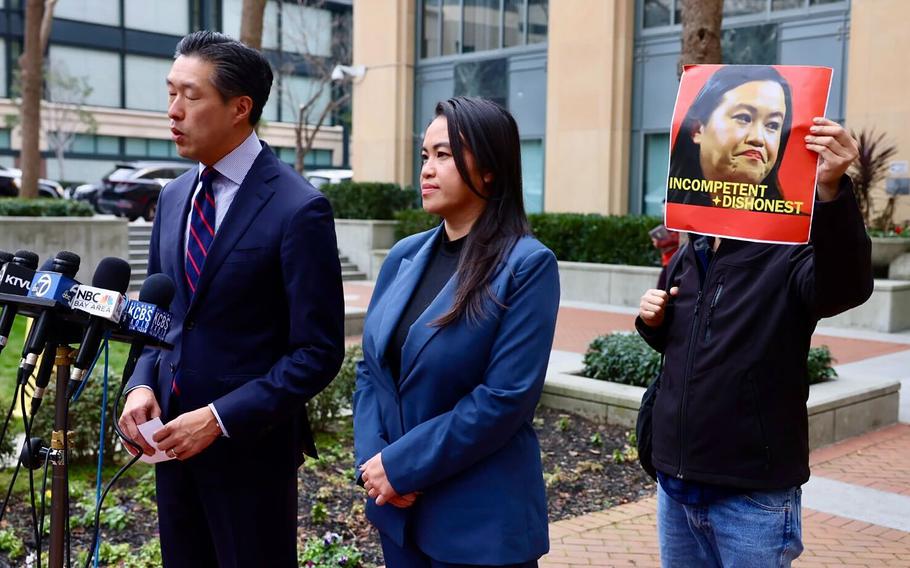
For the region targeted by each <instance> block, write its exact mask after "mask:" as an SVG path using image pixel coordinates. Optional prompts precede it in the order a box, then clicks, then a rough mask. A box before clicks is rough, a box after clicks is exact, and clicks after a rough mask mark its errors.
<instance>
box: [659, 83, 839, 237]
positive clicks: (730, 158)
mask: <svg viewBox="0 0 910 568" xmlns="http://www.w3.org/2000/svg"><path fill="white" fill-rule="evenodd" d="M831 74H832V70H831V68H828V67H805V66H790V65H773V66H771V65H687V66H686V67H685V69H684V71H683V75H682V78H681V80H680V83H679V92H678V94H677V97H676V106H675V108H674V110H673V124H672V127H671V133H670V140H671V145H670V167H669V175H668V176H667V195H666V213H665V215H666V221H665V224H666V226H667V228H668V229H672V230H676V231H691V232H695V233H700V234H704V235H714V236H718V237H725V238H733V239H741V240H748V241H758V242H768V243H786V244H799V243H806V242H808V241H809V230H810V227H811V225H812V212H813V205H814V203H815V178H816V167H817V165H818V159H819V158H818V154H816V153H815V152H812V151H811V150H808V149H807V148H806V145H805V136H806V135H807V134H809V127H810V126H812V119H813V118H814V117H816V116H824V113H825V107H826V106H827V100H828V92H829V90H830V87H831Z"/></svg>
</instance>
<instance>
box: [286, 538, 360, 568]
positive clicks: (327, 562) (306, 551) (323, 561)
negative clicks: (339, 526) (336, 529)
mask: <svg viewBox="0 0 910 568" xmlns="http://www.w3.org/2000/svg"><path fill="white" fill-rule="evenodd" d="M297 564H298V565H300V566H304V567H306V568H360V567H361V566H363V554H361V552H360V551H359V550H357V547H355V546H353V545H345V544H343V543H342V538H341V536H340V535H338V534H336V533H331V532H329V533H325V535H324V536H323V537H322V538H317V537H313V538H310V539H309V540H308V541H307V542H306V544H305V545H304V546H303V550H301V551H300V552H299V553H298V554H297Z"/></svg>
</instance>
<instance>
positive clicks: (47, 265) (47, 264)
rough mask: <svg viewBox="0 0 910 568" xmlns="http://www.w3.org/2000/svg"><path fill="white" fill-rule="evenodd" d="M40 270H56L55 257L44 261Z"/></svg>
mask: <svg viewBox="0 0 910 568" xmlns="http://www.w3.org/2000/svg"><path fill="white" fill-rule="evenodd" d="M38 270H40V271H41V272H54V259H53V258H48V259H47V260H45V261H44V262H42V263H41V268H39V269H38Z"/></svg>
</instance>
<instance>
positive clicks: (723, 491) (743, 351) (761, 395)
mask: <svg viewBox="0 0 910 568" xmlns="http://www.w3.org/2000/svg"><path fill="white" fill-rule="evenodd" d="M781 124H782V126H784V125H785V124H786V118H785V117H783V118H782V120H781ZM805 147H806V148H807V149H808V150H810V151H812V152H815V153H817V154H818V156H820V158H821V159H820V160H818V166H817V187H816V192H817V193H816V203H815V213H814V217H813V219H812V233H811V241H810V242H809V244H805V245H780V244H765V243H757V242H748V241H744V240H734V239H723V242H721V240H720V239H716V238H713V237H706V236H702V235H692V236H691V237H690V242H691V246H687V247H685V248H683V249H681V251H682V252H681V254H682V255H683V256H682V257H680V259H679V262H680V265H679V267H678V269H677V270H675V271H674V273H673V274H674V276H673V281H672V282H669V283H668V284H667V287H666V290H667V291H664V290H656V289H655V290H648V291H647V292H646V293H645V294H644V296H642V299H641V306H640V310H639V316H638V318H637V319H636V322H635V325H636V328H637V330H638V332H639V334H640V335H641V336H642V337H643V338H644V339H645V341H647V342H648V343H649V344H650V345H651V346H652V347H653V348H654V349H656V350H657V351H660V352H661V353H663V355H664V366H663V370H662V372H661V375H660V377H659V378H658V381H659V383H658V388H657V391H656V393H657V394H656V395H655V398H654V405H653V410H652V416H651V417H652V424H653V426H652V432H651V442H652V451H651V455H650V458H651V461H652V464H653V466H654V467H655V469H656V470H657V478H658V485H659V488H658V520H657V523H658V536H659V543H660V553H661V562H662V563H663V565H664V566H695V565H698V566H724V567H730V566H757V567H770V566H790V563H791V561H792V560H793V559H794V558H796V557H797V556H799V554H800V553H801V552H802V549H803V545H802V537H801V518H800V495H801V493H800V486H801V485H802V484H803V483H805V482H806V481H807V480H808V479H809V444H808V416H807V411H806V400H807V398H808V392H809V386H808V378H807V363H806V358H807V355H808V351H809V345H810V338H811V336H812V333H813V332H814V330H815V326H816V324H817V322H818V320H819V318H823V317H830V316H833V315H836V314H838V313H841V312H843V311H845V310H848V309H850V308H852V307H855V306H857V305H860V304H862V303H863V302H864V301H866V299H868V298H869V296H870V295H871V293H872V269H871V258H870V256H871V245H870V241H869V238H868V236H867V235H866V231H865V227H864V225H863V220H862V217H861V216H860V213H859V209H858V207H857V204H856V200H855V199H854V197H853V192H852V187H851V182H850V179H849V178H848V177H847V176H846V175H844V174H845V172H846V171H847V168H848V167H849V166H850V164H851V162H852V161H853V160H854V159H855V158H856V156H857V147H856V142H855V141H854V140H853V139H852V138H851V137H850V135H849V134H848V133H847V132H846V131H845V130H844V128H843V127H841V126H840V125H838V124H837V123H835V122H832V121H830V120H827V119H824V118H815V119H814V120H813V123H812V127H811V128H810V129H809V135H808V136H806V138H805ZM770 155H771V153H769V156H770ZM698 159H699V160H701V157H699V158H698ZM773 172H774V169H773V168H771V169H769V170H768V173H767V174H765V175H764V179H765V180H768V179H769V178H770V179H773ZM706 211H708V210H706Z"/></svg>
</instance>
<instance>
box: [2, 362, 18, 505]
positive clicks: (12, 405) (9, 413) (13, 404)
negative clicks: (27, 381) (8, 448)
mask: <svg viewBox="0 0 910 568" xmlns="http://www.w3.org/2000/svg"><path fill="white" fill-rule="evenodd" d="M18 396H19V381H18V380H17V381H16V387H15V389H13V400H12V402H11V403H10V405H9V411H7V413H6V419H5V420H4V421H3V430H0V447H2V446H3V440H4V439H5V438H6V429H7V427H8V426H9V421H10V419H11V418H12V416H13V410H14V409H15V408H16V397H18ZM0 519H3V512H2V511H0Z"/></svg>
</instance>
